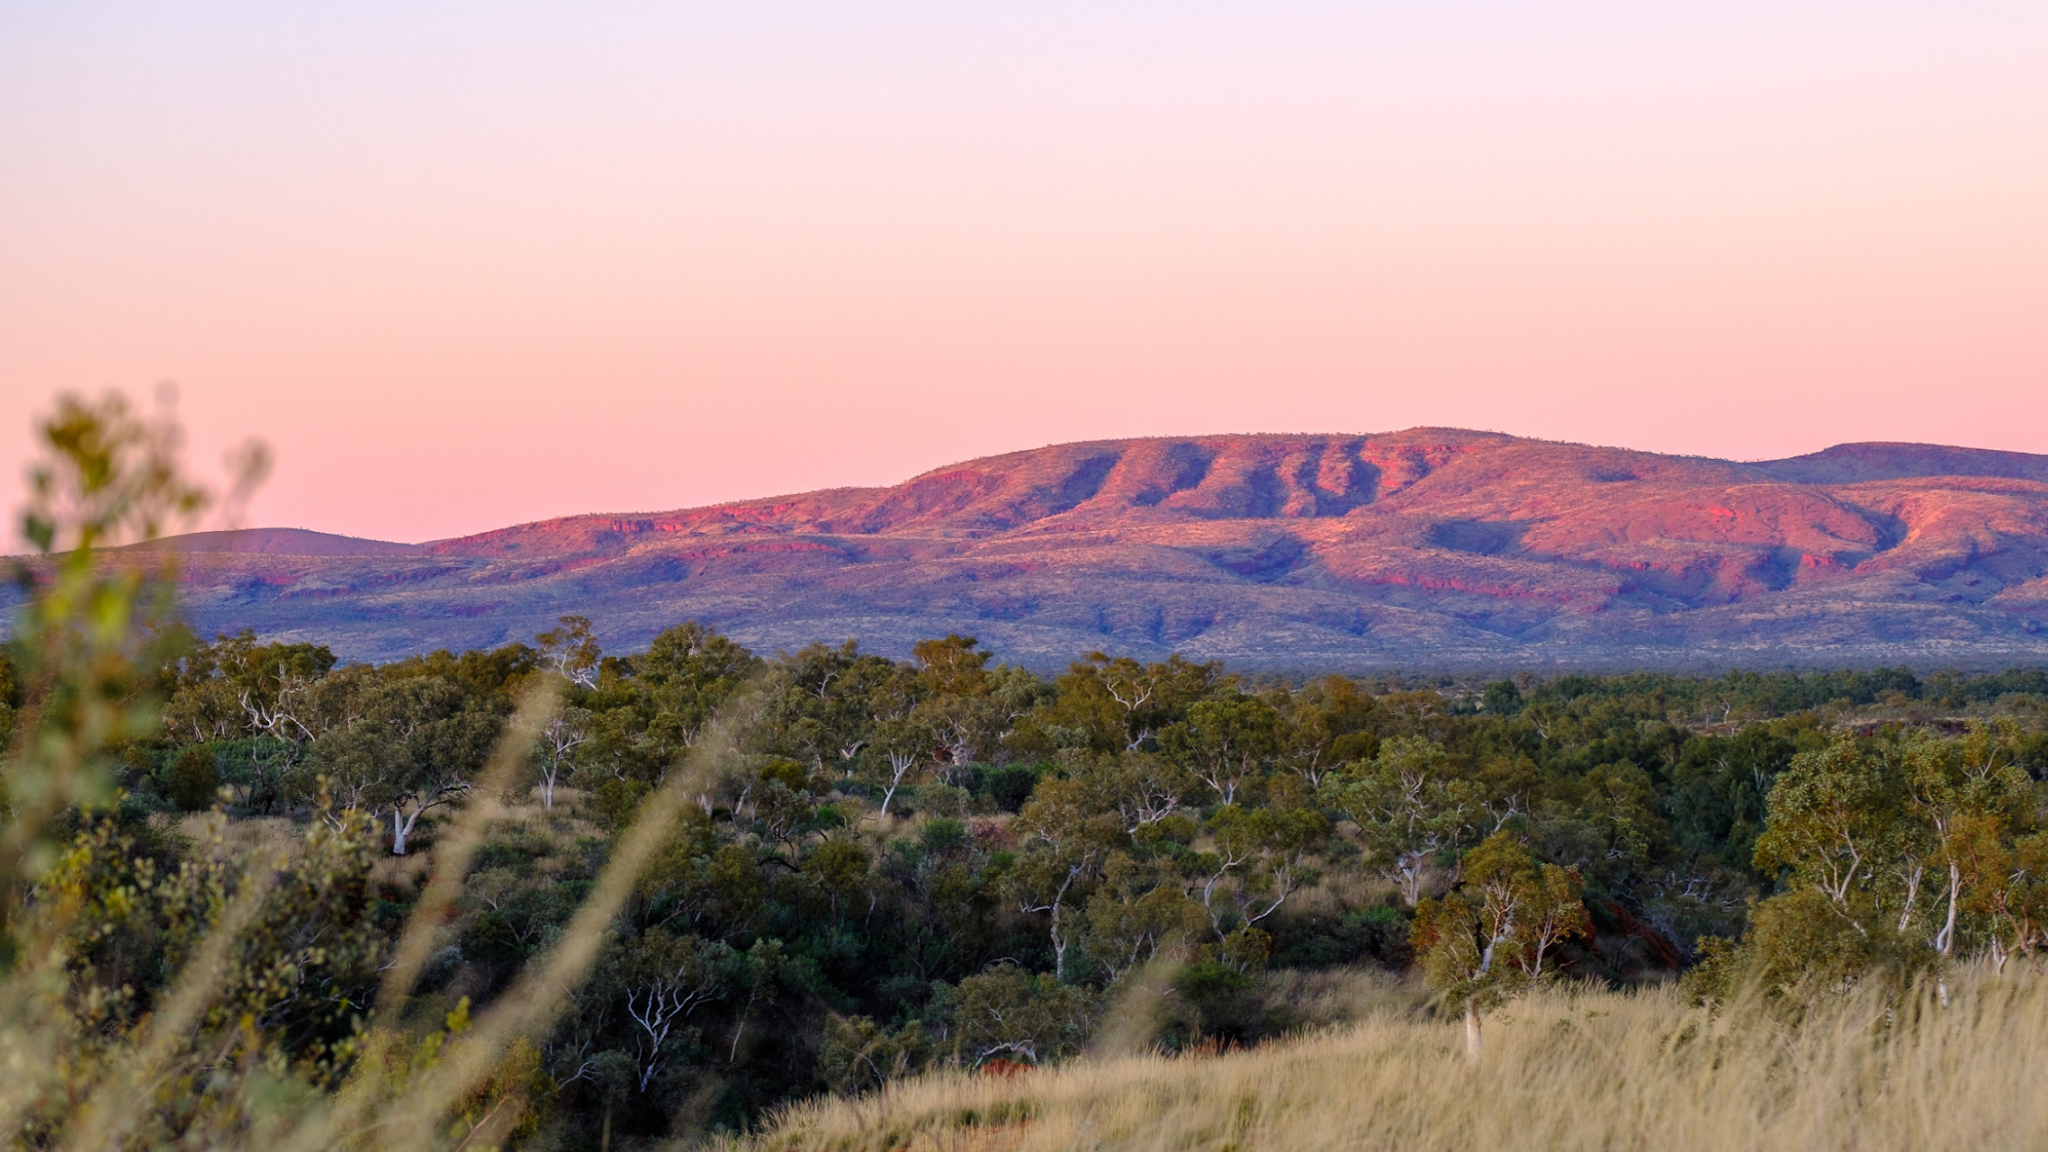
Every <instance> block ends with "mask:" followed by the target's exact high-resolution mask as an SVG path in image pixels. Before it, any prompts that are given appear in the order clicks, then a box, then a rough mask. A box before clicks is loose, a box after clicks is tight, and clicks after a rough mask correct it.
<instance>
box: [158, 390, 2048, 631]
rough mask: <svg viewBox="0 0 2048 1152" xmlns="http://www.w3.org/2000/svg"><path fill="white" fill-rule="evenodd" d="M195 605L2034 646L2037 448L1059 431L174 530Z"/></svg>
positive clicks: (603, 626) (2042, 474)
mask: <svg viewBox="0 0 2048 1152" xmlns="http://www.w3.org/2000/svg"><path fill="white" fill-rule="evenodd" d="M157 547H166V548H178V549H181V550H184V551H187V552H189V553H194V554H193V555H189V556H188V557H187V558H186V562H185V565H186V566H185V579H186V581H187V584H188V589H187V610H188V612H189V614H190V616H191V618H192V619H193V621H194V623H195V624H196V625H197V626H198V627H199V628H200V629H201V631H202V632H206V633H211V632H213V631H217V630H235V629H240V628H245V627H246V628H254V629H255V630H256V631H258V632H259V633H262V634H264V635H266V636H277V637H291V638H303V639H314V640H318V641H320V642H322V643H327V644H330V645H331V646H333V647H334V648H335V650H336V651H338V652H340V653H343V654H344V655H346V656H349V657H353V658H360V659H371V660H382V659H389V658H394V657H398V656H402V655H406V654H409V653H414V652H419V651H422V650H429V649H433V648H441V647H448V648H456V649H461V648H470V647H480V646H490V645H495V644H499V643H503V642H506V641H509V640H523V639H528V638H530V637H531V635H532V634H533V633H534V632H536V631H538V630H540V629H542V628H545V627H547V626H548V625H549V624H551V623H552V622H553V621H554V619H555V618H556V617H558V616H560V615H562V614H564V613H580V614H582V615H586V616H588V617H590V618H591V619H592V620H593V621H594V622H595V623H596V627H597V631H598V635H599V637H600V638H601V639H602V640H603V642H604V643H605V646H606V647H607V648H608V649H610V650H613V651H627V650H631V649H633V648H635V647H637V646H639V645H641V644H644V643H645V642H646V641H647V639H648V638H649V637H651V636H652V635H653V634H654V633H655V632H656V631H658V630H660V629H661V628H663V627H666V626H668V625H670V624H673V623H676V622H678V621H680V620H683V619H688V618H697V619H701V620H704V621H706V622H709V623H711V624H713V625H715V626H717V627H718V628H720V629H722V630H725V631H727V632H729V633H730V634H732V635H733V636H735V637H737V638H738V639H740V640H741V641H742V642H744V643H746V644H748V645H749V646H751V647H753V648H755V649H757V650H762V651H773V650H775V649H778V648H785V649H793V648H796V647H799V646H801V645H803V644H806V643H810V642H812V641H818V640H823V641H827V642H832V643H837V642H839V641H842V640H844V639H847V638H858V639H859V640H860V641H861V643H862V645H863V646H864V647H867V648H872V649H876V650H880V651H885V652H899V651H902V650H906V649H907V648H908V646H909V644H910V643H911V642H912V641H913V640H915V639H917V638H919V637H925V636H932V635H942V634H944V633H946V632H949V631H950V632H963V633H968V634H972V635H974V636H977V637H979V638H980V639H981V640H982V641H983V642H984V643H985V644H987V645H988V646H990V647H992V648H993V649H995V650H996V652H997V653H998V654H999V655H1000V656H1001V657H1002V658H1004V659H1007V660H1011V661H1016V662H1021V663H1026V664H1030V665H1035V666H1041V667H1057V666H1061V665H1064V664H1065V663H1066V662H1067V661H1069V660H1072V659H1074V658H1077V657H1079V656H1080V655H1081V654H1083V653H1085V652H1087V651H1090V650H1092V649H1110V650H1114V651H1119V652H1127V653H1130V654H1133V655H1141V656H1143V655H1164V654H1166V653H1168V652H1181V653H1184V654H1186V655H1188V656H1190V657H1195V658H1204V659H1221V660H1225V661H1228V662H1229V663H1230V664H1232V665H1234V666H1241V667H1264V668H1273V669H1289V668H1318V669H1329V668H1343V667H1353V668H1370V667H1400V668H1409V669H1424V668H1443V669H1452V668H1461V667H1468V668H1469V667H1481V666H1488V667H1491V666H1577V667H1612V666H1624V665H1625V666H1630V667H1635V666H1666V667H1711V666H1743V665H1747V666H1774V667H1775V666H1784V665H1787V664H1793V665H1819V664H1845V663H1847V664H1857V663H1866V664H1874V663H1896V662H1902V661H1903V662H1911V663H1916V664H1926V665H1941V666H1975V665H2000V666H2005V665H2010V664H2013V663H2015V662H2026V661H2033V660H2040V659H2048V456H2032V455H2024V454H2019V453H2005V452H1988V451H1977V450H1972V449H1963V448H1945V447H1936V446H1929V445H1918V444H1850V445H1842V446H1840V447H1836V448H1831V449H1828V450H1827V451H1825V452H1820V453H1815V454H1813V455H1810V456H1802V457H1796V458H1793V459H1789V460H1775V461H1765V462H1757V463H1739V462H1734V461H1727V460H1714V459H1706V458H1699V457H1680V456H1664V455H1657V454H1653V453H1646V452H1632V451H1627V450H1623V449H1614V448H1594V447H1586V446H1582V445H1575V444H1563V443H1554V442H1548V441H1539V440H1527V439H1519V438H1516V437H1511V436H1501V435H1494V434H1489V433H1479V432H1467V431H1459V430H1455V429H1437V428H1422V429H1412V430H1409V431H1406V432H1398V433H1392V434H1387V435H1368V436H1357V435H1348V436H1344V435H1329V436H1313V435H1246V436H1213V437H1190V438H1168V439H1146V440H1113V441H1096V442H1089V443H1077V444H1063V445H1057V446H1054V447H1049V448H1042V449H1037V450H1033V451H1028V452H1017V453H1011V454H1009V455H1004V456H993V457H988V458H984V459H980V460H972V461H968V462H966V463H962V464H958V465H954V466H951V467H946V468H940V469H937V470H935V471H932V472H928V473H926V474H924V475H922V476H918V477H916V478H914V479H911V480H909V481H906V482H905V483H902V484H899V485H896V486H894V487H889V488H843V489H830V490H825V491H819V492H810V493H804V494H801V495H794V496H779V497H772V498H767V499H760V500H750V501H742V502H738V503H732V504H722V505H717V506H714V507H707V508H695V509H686V510H682V511H675V512H662V513H651V514H632V515H586V516H572V517H566V518H563V519H559V520H549V521H543V522H540V523H534V524H524V525H520V526H517V527H512V528H505V529H501V530H498V531H494V532H486V533H482V534H480V535H476V536H468V537H463V538H459V539H453V540H441V541H435V542H432V543H428V544H423V545H398V544H389V543H384V542H377V541H356V540H350V539H349V538H346V537H336V536H328V535H324V534H320V533H313V532H303V531H297V530H287V529H261V530H250V531H248V532H245V533H241V534H237V535H228V536H224V535H219V534H213V535H210V536H205V537H183V538H178V539H177V540H175V541H171V542H163V543H160V544H159V545H157Z"/></svg>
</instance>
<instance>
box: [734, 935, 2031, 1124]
mask: <svg viewBox="0 0 2048 1152" xmlns="http://www.w3.org/2000/svg"><path fill="white" fill-rule="evenodd" d="M1965 984H1966V987H1965V988H1964V989H1963V990H1962V991H1961V992H1960V993H1959V994H1958V995H1956V996H1955V997H1954V999H1953V1001H1952V1006H1951V1007H1950V1008H1949V1009H1947V1010H1940V1009H1935V1008H1932V1007H1927V1008H1925V1010H1923V1011H1912V1010H1907V1011H1900V1012H1894V1013H1887V1012H1885V1011H1884V1010H1883V1008H1882V1007H1881V1006H1880V1005H1878V1004H1877V1003H1876V1002H1875V1001H1870V1000H1864V1001H1856V1000H1851V1001H1848V1002H1843V1003H1836V1004H1834V1005H1832V1006H1831V1007H1828V1008H1825V1009H1822V1010H1819V1011H1817V1012H1816V1013H1815V1014H1814V1016H1813V1017H1811V1018H1810V1019H1809V1021H1808V1022H1807V1024H1806V1025H1805V1026H1803V1027H1801V1028H1798V1029H1796V1030H1787V1029H1784V1028H1782V1027H1778V1026H1774V1025H1768V1024H1764V1023H1761V1022H1752V1023H1746V1024H1744V1023H1735V1022H1732V1021H1731V1019H1730V1017H1731V1016H1734V1015H1736V1014H1733V1013H1731V1014H1726V1015H1723V1016H1720V1017H1711V1016H1709V1015H1708V1014H1707V1013H1705V1012H1702V1011H1699V1010H1695V1009H1691V1008H1688V1007H1686V1006H1685V1005H1684V1003H1683V1002H1682V1001H1681V1000H1680V999H1679V997H1678V995H1677V994H1676V993H1675V992H1674V991H1673V990H1671V989H1668V988H1665V989H1652V990H1646V991H1643V992H1638V993H1613V992H1581V991H1572V990H1568V989H1552V990H1548V991H1544V992H1541V993H1538V994H1535V995H1532V996H1530V997H1528V998H1525V999H1523V1000H1521V1001H1518V1002H1516V1003H1513V1004H1511V1005H1509V1006H1507V1007H1506V1008H1504V1009H1502V1010H1501V1011H1499V1012H1497V1013H1496V1014H1495V1015H1494V1016H1493V1017H1492V1018H1491V1019H1490V1020H1489V1021H1488V1024H1487V1027H1486V1034H1485V1038H1486V1044H1485V1058H1484V1059H1483V1060H1482V1061H1481V1062H1480V1063H1479V1064H1477V1065H1476V1066H1475V1065H1472V1064H1470V1063H1468V1062H1467V1060H1466V1058H1465V1055H1464V1052H1463V1034H1462V1031H1461V1030H1460V1029H1459V1028H1457V1027H1456V1026H1455V1025H1453V1024H1450V1023H1445V1022H1443V1021H1440V1020H1435V1019H1430V1018H1428V1017H1425V1016H1422V1015H1420V1014H1416V1013H1413V1012H1402V1011H1399V1010H1398V1009H1396V1008H1394V1007H1392V1006H1391V1005H1392V1003H1393V1002H1392V1001H1386V1002H1383V1003H1386V1004H1387V1005H1389V1006H1388V1007H1384V1008H1382V1009H1381V1010H1378V1011H1376V1012H1373V1013H1372V1014H1370V1015H1368V1016H1367V1017H1366V1018H1365V1019H1364V1020H1362V1021H1361V1022H1359V1023H1356V1024H1353V1025H1350V1026H1348V1027H1345V1028H1343V1029H1341V1030H1337V1031H1332V1032H1328V1033H1324V1034H1321V1035H1317V1036H1313V1037H1308V1038H1305V1039H1301V1040H1298V1041H1294V1042H1290V1043H1285V1044H1274V1045H1269V1046H1266V1047H1263V1048H1260V1049H1257V1050H1253V1051H1249V1052H1239V1053H1231V1054H1226V1055H1223V1056H1220V1057H1208V1058H1175V1057H1165V1056H1158V1055H1147V1056H1136V1057H1126V1058H1121V1059H1102V1060H1083V1061H1079V1062H1076V1063H1073V1064H1070V1065H1067V1066H1065V1067H1062V1068H1056V1069H1052V1070H1048V1071H1043V1072H1037V1073H1032V1074H1028V1075H1024V1076H1020V1077H1016V1078H1014V1079H999V1078H992V1077H975V1076H965V1075H960V1074H947V1075H939V1076H932V1077H927V1078H924V1079H921V1080H917V1081H913V1082H909V1083H906V1084H902V1085H899V1086H898V1087H896V1088H895V1089H894V1090H892V1091H889V1092H887V1093H884V1094H881V1095H877V1096H871V1097H868V1098H865V1099H861V1100H851V1101H848V1100H830V1099H827V1100H815V1101H810V1102H807V1103H803V1104H799V1105H796V1106H793V1107H791V1108H789V1109H786V1110H784V1111H783V1112H782V1113H780V1114H779V1115H777V1116H776V1117H775V1118H774V1119H773V1120H772V1122H771V1123H770V1125H769V1126H768V1127H767V1129H766V1130H765V1131H764V1132H763V1133H761V1134H760V1135H758V1136H756V1137H753V1138H751V1139H749V1140H747V1141H745V1142H743V1143H741V1144H740V1145H738V1146H737V1148H738V1149H741V1150H744V1152H771V1150H773V1152H784V1150H788V1152H798V1150H812V1149H816V1150H826V1149H831V1150H835V1152H866V1150H873V1152H897V1150H910V1152H915V1150H921V1149H932V1150H934V1152H951V1150H953V1149H978V1150H987V1152H1013V1150H1014V1152H1040V1150H1051V1149H1101V1150H1103V1152H1126V1150H1128V1152H1154V1150H1157V1152H1167V1150H1173V1152H1183V1150H1196V1149H1233V1150H1238V1152H1250V1150H1253V1149H1271V1150H1276V1152H1277V1150H1288V1152H1294V1150H1307V1149H1325V1148H1328V1149H1340V1148H1341V1149H1347V1150H1352V1149H1401V1150H1404V1152H1405V1150H1411V1149H1426V1150H1437V1149H1489V1150H1496V1149H1498V1150H1515V1149H1530V1150H1536V1149H1542V1150H1545V1152H1551V1150H1559V1152H1571V1150H1578V1149H1587V1150H1591V1149H1599V1150H1602V1152H1613V1150H1622V1149H1630V1150H1633V1149H1646V1150H1648V1149H1693V1148H1697V1149H1716V1150H1719V1149H1742V1150H1745V1152H1750V1150H1754V1152H1775V1150H1779V1149H1783V1150H1785V1152H1794V1150H1797V1152H1813V1150H1827V1149H1842V1150H1844V1152H1847V1150H1852V1149H1853V1150H1855V1152H1883V1150H1890V1149H1898V1150H1900V1152H1905V1150H1909V1149H1910V1150H1913V1152H1939V1150H1946V1149H1955V1150H1958V1152H1960V1150H1963V1149H1969V1150H1972V1152H1981V1150H1986V1149H2037V1148H2041V1147H2044V1146H2048V1091H2044V1090H2043V1085H2042V1080H2041V1075H2042V1069H2044V1068H2048V979H2043V978H2039V977H2035V976H2032V975H2030V974H2028V975H2023V976H2018V977H2015V976H2013V975H2011V974H2010V970H2009V971H2008V976H2007V977H2006V978H2005V979H2003V980H1982V979H1978V980H1970V981H1966V982H1965ZM1752 1019H1753V1018H1752Z"/></svg>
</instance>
